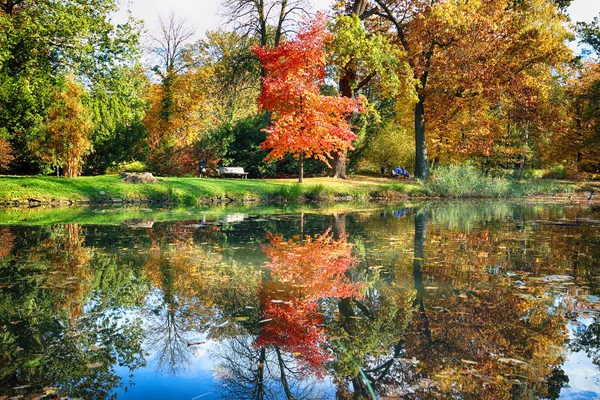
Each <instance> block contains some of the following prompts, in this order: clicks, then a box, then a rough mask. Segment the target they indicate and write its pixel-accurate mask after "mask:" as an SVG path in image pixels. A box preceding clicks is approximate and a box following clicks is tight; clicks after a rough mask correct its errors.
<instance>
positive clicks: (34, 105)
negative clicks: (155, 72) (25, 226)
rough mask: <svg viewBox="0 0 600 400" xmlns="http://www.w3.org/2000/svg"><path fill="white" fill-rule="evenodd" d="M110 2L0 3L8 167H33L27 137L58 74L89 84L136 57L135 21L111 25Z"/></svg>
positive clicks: (1, 126) (41, 118)
mask: <svg viewBox="0 0 600 400" xmlns="http://www.w3.org/2000/svg"><path fill="white" fill-rule="evenodd" d="M117 5H118V2H117V1H116V0H93V1H87V0H48V1H40V0H33V1H25V0H2V1H0V31H2V32H3V34H2V37H0V49H1V50H0V132H2V131H4V134H5V135H6V136H7V137H8V142H9V143H10V146H11V148H12V150H13V152H14V154H15V157H16V160H15V163H14V167H15V168H13V169H16V170H18V171H20V172H28V171H35V170H36V169H37V168H38V166H37V160H36V157H35V156H34V155H33V154H32V153H31V151H30V150H29V148H28V145H27V143H28V141H29V139H30V138H31V137H32V136H36V135H37V134H38V133H39V131H40V130H41V129H42V127H43V125H44V122H45V120H46V117H47V115H48V112H49V110H50V108H51V107H52V105H53V101H54V93H55V92H56V91H57V88H60V87H61V85H62V83H61V82H63V80H64V78H63V76H64V75H67V74H72V75H74V76H76V77H77V78H78V79H80V80H81V81H83V82H86V85H87V84H88V83H94V82H97V81H98V78H100V77H108V76H110V74H111V72H112V70H113V69H114V68H117V67H118V66H122V65H125V64H130V63H131V62H132V61H134V60H136V59H137V57H138V56H139V48H138V43H139V30H140V24H139V23H137V22H136V21H134V20H133V19H130V20H129V21H128V22H127V23H125V24H122V25H118V26H114V25H113V24H112V23H111V22H110V18H111V16H112V14H113V13H114V12H115V11H116V10H117Z"/></svg>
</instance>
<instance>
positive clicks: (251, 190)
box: [0, 165, 592, 206]
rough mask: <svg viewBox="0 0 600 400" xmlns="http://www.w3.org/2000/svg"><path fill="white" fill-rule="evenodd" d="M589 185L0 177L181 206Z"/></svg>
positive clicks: (95, 197) (48, 191)
mask: <svg viewBox="0 0 600 400" xmlns="http://www.w3.org/2000/svg"><path fill="white" fill-rule="evenodd" d="M590 185H592V183H590V182H585V183H573V182H565V181H556V180H546V179H533V180H527V181H518V180H513V179H507V178H500V179H491V178H487V177H484V176H482V174H481V173H480V172H479V170H477V169H476V168H475V167H472V166H468V165H467V166H449V167H441V168H438V169H436V170H434V171H433V174H432V178H431V180H429V181H428V182H426V183H422V182H420V181H418V180H416V181H412V180H411V181H398V180H393V179H391V178H388V177H383V178H382V177H375V176H362V175H357V176H351V177H349V179H331V178H308V179H305V182H304V183H302V184H299V183H298V182H297V181H296V180H295V179H265V180H258V179H215V178H189V177H188V178H175V177H171V178H158V183H156V184H143V185H133V184H127V183H123V182H122V181H121V178H120V177H119V176H118V175H103V176H95V177H79V178H74V179H67V178H56V177H46V176H27V177H25V176H21V177H19V176H4V177H0V202H4V201H19V202H27V201H28V199H36V200H39V201H42V202H50V201H52V200H55V201H67V200H68V201H75V202H77V201H84V202H86V201H89V202H93V203H94V202H103V201H108V200H113V199H120V200H123V201H133V200H144V201H148V200H150V201H152V202H158V203H171V204H176V205H184V206H195V205H199V204H203V203H205V202H206V201H209V200H211V199H221V200H223V201H224V202H229V201H230V200H242V199H245V200H260V201H264V200H266V201H275V202H279V203H282V202H283V203H286V202H294V201H318V202H323V201H329V200H336V199H347V198H349V197H351V198H352V199H369V198H387V199H400V198H406V197H424V196H430V197H458V198H464V197H489V198H497V197H505V198H506V197H523V196H541V195H552V194H557V193H568V192H573V191H585V190H589V187H590Z"/></svg>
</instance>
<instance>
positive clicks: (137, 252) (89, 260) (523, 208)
mask: <svg viewBox="0 0 600 400" xmlns="http://www.w3.org/2000/svg"><path fill="white" fill-rule="evenodd" d="M599 228H600V208H598V207H595V206H593V205H591V204H581V205H572V204H562V205H561V204H545V203H535V202H533V203H527V202H517V203H506V202H504V203H500V202H467V203H465V202H442V203H421V204H419V203H405V204H398V205H393V206H392V205H384V206H378V205H373V204H366V205H352V206H350V207H349V206H347V205H346V206H344V205H335V206H331V207H329V208H321V209H320V208H310V207H305V208H288V209H277V208H239V209H228V208H221V209H190V210H182V209H175V210H169V209H141V208H140V209H131V208H129V209H127V208H105V209H66V210H65V209H57V210H55V211H45V210H0V398H11V397H13V396H15V397H16V396H21V398H40V397H42V396H46V397H44V398H57V397H58V396H65V397H66V396H69V397H71V398H82V399H88V398H89V399H91V398H115V397H118V398H119V399H121V398H123V399H164V398H171V399H196V400H197V399H202V400H207V399H291V398H293V399H353V398H354V399H360V398H364V399H373V398H378V399H398V398H402V399H455V398H460V399H525V398H531V399H536V398H547V399H558V398H564V399H594V398H598V397H599V396H600V370H599V366H600V322H599V321H598V317H599V312H600V311H599V310H600V297H599V296H600V279H599V278H600V265H599V262H598V260H600V229H599Z"/></svg>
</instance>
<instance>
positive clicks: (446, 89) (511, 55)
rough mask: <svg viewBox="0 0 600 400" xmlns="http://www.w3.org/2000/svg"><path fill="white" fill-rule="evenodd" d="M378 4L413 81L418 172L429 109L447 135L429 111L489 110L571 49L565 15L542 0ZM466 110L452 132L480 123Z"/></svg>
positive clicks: (432, 123)
mask: <svg viewBox="0 0 600 400" xmlns="http://www.w3.org/2000/svg"><path fill="white" fill-rule="evenodd" d="M375 3H376V5H377V7H378V11H377V13H376V14H377V15H378V16H380V17H382V18H383V19H384V20H386V21H387V22H388V23H389V25H390V28H391V29H392V30H393V31H394V33H395V36H396V41H397V44H398V45H399V46H400V47H401V48H402V49H403V50H404V51H405V52H406V54H407V61H408V63H409V64H410V66H411V68H412V70H413V73H414V77H415V79H416V80H417V81H418V83H417V85H416V86H415V89H416V91H417V102H416V104H415V105H414V124H415V125H414V129H415V144H416V159H415V176H416V177H418V178H423V179H427V178H428V177H429V164H428V156H427V148H428V143H430V141H428V139H427V137H426V131H425V121H426V119H425V115H426V112H427V113H428V115H430V117H431V118H427V123H428V125H429V127H430V129H431V130H432V131H435V130H438V132H437V133H438V135H439V134H441V136H442V138H441V139H442V140H444V139H445V135H446V132H447V130H445V129H444V127H443V123H444V121H445V120H444V119H438V118H436V116H435V114H433V115H432V114H431V112H432V111H435V110H449V114H448V115H447V116H448V117H449V118H451V119H453V118H454V117H455V116H456V114H455V113H459V114H462V113H461V112H462V111H463V110H464V109H465V106H469V105H475V106H476V107H475V110H481V109H483V110H488V109H489V107H492V106H493V105H494V104H497V102H496V101H495V100H496V99H498V98H499V96H501V95H502V94H503V93H505V92H506V90H507V89H508V88H510V87H523V86H527V83H528V81H529V80H531V79H534V78H535V76H536V70H537V69H539V68H551V67H553V66H557V65H559V63H560V62H562V61H564V60H566V59H567V58H568V56H569V50H568V49H567V48H566V46H565V44H564V42H565V39H566V38H568V33H567V31H566V30H565V28H564V25H563V20H564V17H563V16H562V14H561V13H560V12H559V11H558V9H557V6H556V5H555V4H554V3H553V2H550V1H547V0H525V1H516V2H512V3H510V4H508V5H507V4H506V2H504V1H457V2H445V1H437V0H436V1H421V0H411V1H408V2H404V1H397V0H375ZM541 21H544V22H543V23H542V22H541ZM484 100H485V101H484ZM455 110H456V111H455ZM470 111H472V110H469V112H470ZM469 112H465V113H464V114H462V115H463V116H464V118H465V122H464V123H462V124H461V125H460V127H461V129H460V130H459V131H458V132H456V133H457V134H458V135H459V137H460V138H461V140H466V137H465V136H464V135H463V134H464V133H465V132H466V133H470V132H471V129H470V128H471V127H477V126H478V124H479V120H478V119H476V118H475V119H471V120H469V119H468V116H469ZM465 123H468V124H469V125H467V126H465ZM464 128H467V129H464ZM486 133H487V132H486V131H481V134H483V135H484V136H483V140H481V141H480V143H479V144H477V145H476V146H480V145H481V143H483V144H487V143H489V139H488V138H486V137H485V134H486ZM476 139H477V140H479V136H477V135H476Z"/></svg>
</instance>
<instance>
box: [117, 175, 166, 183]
mask: <svg viewBox="0 0 600 400" xmlns="http://www.w3.org/2000/svg"><path fill="white" fill-rule="evenodd" d="M121 179H122V180H123V182H125V183H133V184H145V183H157V182H158V181H157V180H156V178H155V177H154V175H152V174H151V173H150V172H121Z"/></svg>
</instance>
